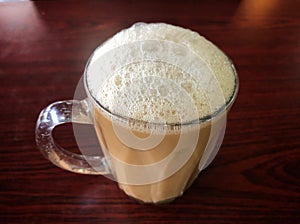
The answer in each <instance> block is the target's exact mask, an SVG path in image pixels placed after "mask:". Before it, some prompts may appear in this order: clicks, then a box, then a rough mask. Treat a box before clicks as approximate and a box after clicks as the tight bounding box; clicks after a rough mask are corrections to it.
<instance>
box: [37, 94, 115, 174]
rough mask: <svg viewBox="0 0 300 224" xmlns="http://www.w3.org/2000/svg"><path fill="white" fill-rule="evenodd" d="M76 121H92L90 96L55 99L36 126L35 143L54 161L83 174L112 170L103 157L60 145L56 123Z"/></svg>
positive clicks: (105, 172)
mask: <svg viewBox="0 0 300 224" xmlns="http://www.w3.org/2000/svg"><path fill="white" fill-rule="evenodd" d="M69 122H74V123H83V124H92V120H91V118H90V114H89V105H88V102H87V100H86V99H85V100H82V101H78V100H66V101H59V102H55V103H53V104H51V105H49V106H48V107H46V108H45V109H44V110H42V111H41V113H40V115H39V117H38V120H37V124H36V129H35V140H36V144H37V146H38V147H39V149H40V150H41V152H42V154H43V155H44V156H45V157H46V158H47V159H48V160H50V161H51V162H52V163H53V164H54V165H56V166H58V167H60V168H62V169H65V170H68V171H71V172H75V173H80V174H101V175H106V174H109V173H110V171H109V168H108V166H107V163H106V160H105V158H104V157H100V156H85V155H80V154H76V153H72V152H70V151H67V150H65V149H63V148H62V147H60V146H59V145H58V144H57V143H56V142H55V141H54V139H53V136H52V131H53V129H54V128H55V127H56V126H57V125H61V124H65V123H69Z"/></svg>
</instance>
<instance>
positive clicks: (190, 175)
mask: <svg viewBox="0 0 300 224" xmlns="http://www.w3.org/2000/svg"><path fill="white" fill-rule="evenodd" d="M145 43H146V44H148V45H149V44H152V45H153V44H154V45H156V44H157V43H155V41H154V42H153V40H151V41H142V42H139V43H133V44H128V45H126V46H121V47H119V48H117V49H114V50H113V51H107V52H101V46H100V47H99V48H97V49H96V50H95V51H94V53H93V54H92V56H91V57H90V59H89V61H88V63H87V65H86V68H85V72H84V77H83V78H84V87H85V91H86V94H87V98H86V99H84V100H81V101H80V100H66V101H59V102H55V103H53V104H51V105H49V106H48V107H46V108H45V109H44V110H42V111H41V113H40V115H39V117H38V120H37V124H36V130H35V135H36V143H37V146H38V147H39V149H40V151H41V152H42V154H43V155H44V156H45V157H46V158H47V159H48V160H50V161H51V162H52V163H53V164H55V165H56V166H58V167H60V168H62V169H65V170H68V171H72V172H76V173H80V174H99V175H104V176H107V177H109V178H111V179H113V180H115V181H116V182H118V184H119V187H120V188H121V189H122V190H123V191H124V192H125V193H126V194H127V195H128V196H129V197H132V198H135V199H136V200H138V201H140V202H144V203H164V202H170V201H172V200H173V199H175V198H177V197H178V196H180V195H182V194H183V192H184V191H185V190H186V189H187V188H188V187H189V186H190V185H191V183H192V182H193V181H194V180H195V178H196V177H197V176H198V174H199V172H200V171H201V170H203V169H205V168H206V167H207V166H208V165H209V164H210V163H211V161H212V160H213V159H214V157H215V156H216V154H217V152H218V150H219V148H220V145H221V143H222V141H223V137H224V133H225V128H226V116H227V112H228V111H229V109H230V107H231V105H232V103H233V102H234V100H235V98H236V95H237V91H238V77H237V73H236V71H235V68H234V67H233V65H232V70H233V73H234V75H235V87H234V90H233V93H232V96H231V97H230V99H229V100H228V101H227V102H224V106H223V107H221V108H220V109H219V110H218V111H216V112H215V113H213V114H211V115H210V116H207V117H204V118H199V119H196V120H192V121H189V122H182V123H173V124H166V123H153V122H145V121H141V120H136V119H132V118H129V117H126V116H120V115H118V114H114V113H112V112H111V111H110V110H108V109H107V108H105V107H103V105H102V104H101V102H99V100H98V99H97V96H96V95H97V90H98V89H99V88H101V86H99V85H98V84H94V83H93V82H91V80H97V81H95V83H101V82H102V81H103V80H105V79H106V78H107V77H105V78H104V77H102V78H99V77H98V76H99V74H100V76H103V74H111V73H113V70H114V69H116V66H117V67H118V66H124V64H130V63H132V61H130V60H129V59H128V57H126V56H124V57H123V59H124V61H122V60H123V59H122V60H121V62H120V60H117V65H116V64H112V63H111V61H110V60H111V59H112V58H114V57H115V55H120V54H123V53H124V49H125V48H126V50H127V51H128V49H129V50H130V51H133V52H134V54H135V59H134V60H135V62H140V61H145V60H153V61H160V62H161V61H164V60H166V58H167V57H166V56H164V55H162V53H161V51H160V52H158V53H157V55H153V52H151V54H152V55H151V57H149V58H147V56H145V54H141V55H140V56H138V54H139V52H138V51H139V50H140V49H141V46H143V45H144V44H145ZM159 44H160V45H162V43H161V42H160V43H159ZM165 44H166V46H164V47H166V48H169V49H171V48H173V46H170V43H167V42H166V43H165ZM173 44H174V43H172V44H171V45H173ZM178 47H182V46H177V50H178ZM182 51H186V49H182ZM182 51H181V52H182ZM129 53H130V52H129ZM142 53H143V52H142ZM145 57H146V58H145ZM178 57H180V55H179V56H178ZM178 57H177V59H176V60H178V61H182V62H184V64H185V65H183V66H186V68H187V69H188V68H190V67H191V66H198V65H199V64H201V63H200V62H199V63H198V62H197V60H199V58H197V59H196V60H193V59H191V60H190V61H191V63H193V64H189V63H188V62H187V61H186V60H187V57H186V55H185V56H184V58H182V59H180V58H179V59H178ZM126 60H129V61H126ZM195 62H197V63H196V64H197V65H195V64H194V63H195ZM99 63H100V64H102V65H103V68H102V67H101V66H100V67H101V69H104V70H105V69H107V70H105V71H99V69H100V67H99ZM167 63H170V62H169V61H167ZM172 63H173V62H172ZM105 66H106V67H105ZM93 76H95V77H93ZM101 80H102V81H101ZM220 91H221V90H220ZM212 100H213V99H212ZM68 122H73V123H83V124H90V125H92V126H93V127H94V128H95V130H96V133H97V137H98V140H99V143H100V145H101V149H100V148H99V150H102V152H103V156H92V155H85V154H84V152H83V151H82V152H83V153H82V155H81V154H76V153H72V152H70V151H67V150H65V149H63V148H62V147H60V146H59V145H58V144H57V143H56V142H55V141H54V138H53V135H52V132H53V129H54V128H55V127H56V126H58V125H61V124H65V123H68Z"/></svg>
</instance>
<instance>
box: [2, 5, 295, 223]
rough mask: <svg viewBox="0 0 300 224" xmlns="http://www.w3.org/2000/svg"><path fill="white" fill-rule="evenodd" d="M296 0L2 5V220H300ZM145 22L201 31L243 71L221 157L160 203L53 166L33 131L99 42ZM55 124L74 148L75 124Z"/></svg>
mask: <svg viewBox="0 0 300 224" xmlns="http://www.w3.org/2000/svg"><path fill="white" fill-rule="evenodd" d="M299 8H300V2H299V1H297V0H287V1H278V0H277V1H271V0H264V1H255V0H243V1H234V0H232V1H172V2H171V1H164V2H163V1H134V0H132V1H118V0H115V1H94V0H91V1H37V2H28V1H22V2H5V3H0V83H1V88H0V97H1V101H0V106H1V107H0V108H1V112H0V156H1V157H0V171H1V176H0V223H219V224H220V223H293V224H294V223H299V222H300V128H299V127H300V119H299V117H300V14H299ZM137 21H144V22H158V21H162V22H167V23H172V24H175V25H180V26H184V27H188V28H190V29H193V30H196V31H197V32H199V33H201V34H202V35H204V36H205V37H207V38H208V39H210V40H212V41H213V42H214V43H216V44H217V45H218V46H219V47H220V48H221V49H223V50H224V51H225V52H226V53H227V54H228V55H229V56H230V57H231V58H232V60H233V62H234V63H235V65H236V67H237V70H238V73H239V78H240V91H239V95H238V98H237V100H236V103H235V104H234V106H233V108H232V110H231V113H230V114H229V118H228V124H227V132H226V136H225V139H224V144H223V146H222V148H221V150H220V152H219V154H218V156H217V157H216V159H215V160H214V162H213V163H212V164H211V166H210V167H209V168H208V169H207V170H205V171H204V172H202V173H201V174H200V176H199V178H198V179H197V180H196V181H195V183H194V184H193V185H192V187H191V188H190V189H189V190H188V191H187V192H186V193H185V194H184V195H183V196H182V197H180V198H178V199H177V200H175V201H174V202H173V203H171V204H168V205H163V206H154V205H140V204H137V203H136V202H134V201H132V200H131V199H129V198H128V197H127V196H126V195H125V194H124V193H122V191H121V190H119V189H118V187H117V184H116V183H114V182H113V181H111V180H109V179H106V178H105V177H101V176H84V175H78V174H73V173H69V172H67V171H63V170H61V169H59V168H57V167H54V166H53V165H52V164H51V163H50V162H48V161H47V160H46V159H44V158H43V157H42V155H41V154H40V152H39V151H38V149H37V147H36V146H35V141H34V128H35V122H36V118H37V116H38V113H39V112H40V110H41V109H42V108H43V107H45V106H46V105H48V104H49V103H51V102H53V101H57V100H61V99H71V98H73V94H74V91H75V88H76V85H77V82H78V81H79V79H80V77H81V75H82V72H83V70H84V66H85V63H86V61H87V59H88V57H89V55H90V54H91V53H92V51H93V49H94V48H95V47H96V46H98V45H99V44H100V43H101V42H103V41H104V40H105V39H106V38H108V37H110V36H112V35H113V34H114V33H116V32H117V31H119V30H120V29H123V28H125V27H128V26H130V25H131V24H133V23H134V22H137ZM57 134H58V135H60V136H61V143H62V144H63V145H64V146H65V147H69V148H72V147H75V145H76V143H75V140H74V137H73V136H72V128H71V126H65V127H59V128H58V129H57Z"/></svg>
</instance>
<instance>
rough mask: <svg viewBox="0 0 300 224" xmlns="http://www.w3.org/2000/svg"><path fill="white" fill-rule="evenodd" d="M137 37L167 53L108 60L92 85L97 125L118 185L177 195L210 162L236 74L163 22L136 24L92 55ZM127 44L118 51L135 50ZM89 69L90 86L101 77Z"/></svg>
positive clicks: (140, 195)
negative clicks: (108, 68)
mask: <svg viewBox="0 0 300 224" xmlns="http://www.w3.org/2000/svg"><path fill="white" fill-rule="evenodd" d="M148 40H150V41H148ZM143 41H146V42H143ZM158 41H161V43H160V42H158ZM135 42H141V44H140V45H139V48H143V49H142V50H141V51H142V53H143V52H146V53H149V54H150V55H151V54H153V55H156V54H158V55H159V54H161V55H162V54H166V55H167V56H166V57H168V59H167V60H162V59H157V58H155V57H154V56H153V57H147V56H145V58H144V60H141V59H139V60H132V61H130V60H129V61H130V63H125V64H124V65H118V63H116V65H117V66H112V68H113V72H112V74H109V75H107V77H106V78H104V79H101V82H102V83H101V85H98V86H99V89H97V88H98V87H97V88H95V87H92V88H94V90H93V91H92V92H94V93H92V95H93V94H94V95H93V97H94V98H95V99H96V100H97V102H98V103H99V104H100V107H99V106H98V105H95V107H94V108H95V109H94V121H95V128H96V131H97V134H98V137H99V139H100V143H101V145H102V148H103V151H104V153H105V155H106V158H109V159H108V162H109V164H110V167H111V169H112V172H113V174H114V178H115V179H116V181H117V182H118V183H119V186H120V188H121V189H123V190H124V191H125V193H126V194H127V195H129V196H131V197H133V198H135V199H137V200H140V201H142V202H154V203H159V202H166V201H170V200H172V199H174V198H176V197H178V196H180V195H181V194H182V193H183V192H184V190H185V189H186V188H187V187H188V186H189V185H190V184H191V183H192V182H193V180H194V179H195V178H196V177H197V175H198V174H199V172H200V170H201V169H203V167H204V166H205V163H208V160H209V158H208V157H209V155H210V151H213V150H214V147H215V146H214V145H216V144H217V143H216V142H217V141H218V138H220V137H219V135H220V134H219V132H220V131H221V130H222V129H223V128H224V127H225V122H226V112H227V111H228V109H229V107H230V105H231V103H232V99H233V97H234V95H235V93H236V88H237V87H236V85H237V77H236V74H235V71H234V68H233V67H232V64H231V62H230V60H229V59H228V58H227V57H226V55H225V54H223V53H222V52H221V51H220V50H219V49H218V48H217V47H215V46H214V45H213V44H212V43H211V42H209V41H207V40H206V39H204V38H203V37H201V36H200V35H198V34H197V33H195V32H192V31H190V30H187V29H183V28H179V27H176V26H171V25H167V24H138V25H135V26H133V27H131V28H129V29H127V30H124V31H122V32H120V33H118V34H117V35H115V36H114V37H113V38H112V39H110V40H109V41H107V42H106V43H105V44H104V45H103V46H101V47H100V48H99V49H98V51H99V52H98V55H101V54H105V53H107V52H109V51H111V50H113V49H115V48H117V47H119V46H122V45H126V44H130V43H135ZM164 46H166V47H164ZM169 46H171V47H169ZM173 46H174V47H173ZM139 48H137V49H138V50H139ZM185 49H187V50H185ZM168 51H171V52H170V53H168ZM121 52H123V53H124V51H121ZM132 52H134V50H132V51H131V52H130V53H128V55H127V54H126V52H125V53H124V54H125V55H126V56H124V57H135V56H134V55H133V53H132ZM153 52H154V53H153ZM157 52H158V53H157ZM187 54H189V55H187ZM96 56H97V55H96ZM177 58H183V59H184V60H180V62H179V61H178V60H177ZM118 60H119V59H118V58H116V61H118ZM185 60H186V64H185V63H184V61H185ZM196 60H197V62H196V63H195V61H196ZM119 61H122V59H120V60H119ZM91 63H94V64H97V61H96V60H95V61H93V59H92V60H91ZM181 65H182V66H181ZM195 66H196V67H195ZM197 66H198V67H197ZM194 68H197V69H194ZM89 73H91V74H92V73H93V69H91V70H90V71H89V70H88V71H87V74H88V75H87V79H88V80H87V83H88V85H89V87H88V88H90V86H93V85H94V83H95V82H100V81H99V80H96V79H94V78H93V77H94V75H90V76H89ZM94 86H97V85H94ZM222 108H223V111H222ZM212 127H213V128H212ZM219 129H220V131H218V130H219ZM216 130H217V131H216ZM222 137H223V136H222V133H221V138H222ZM216 147H217V146H216ZM204 152H206V154H207V155H208V157H207V156H206V157H207V158H206V157H205V158H204V157H203V153H204ZM203 164H204V165H203Z"/></svg>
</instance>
